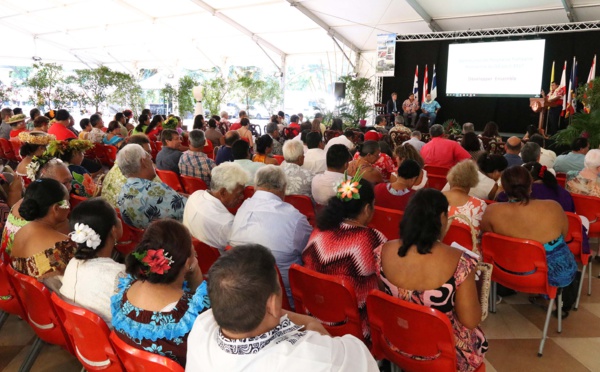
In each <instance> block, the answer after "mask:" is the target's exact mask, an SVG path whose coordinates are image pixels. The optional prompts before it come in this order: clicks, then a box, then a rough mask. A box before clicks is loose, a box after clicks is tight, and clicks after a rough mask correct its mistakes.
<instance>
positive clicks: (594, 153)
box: [583, 149, 600, 169]
mask: <svg viewBox="0 0 600 372" xmlns="http://www.w3.org/2000/svg"><path fill="white" fill-rule="evenodd" d="M583 164H584V165H585V167H586V168H588V169H596V168H598V167H600V150H598V149H594V150H590V151H588V153H587V154H586V155H585V160H584V161H583Z"/></svg>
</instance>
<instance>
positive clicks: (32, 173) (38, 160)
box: [25, 156, 52, 181]
mask: <svg viewBox="0 0 600 372" xmlns="http://www.w3.org/2000/svg"><path fill="white" fill-rule="evenodd" d="M50 160H52V157H50V156H40V157H37V156H34V157H33V158H31V162H30V163H29V164H27V167H25V173H26V175H27V178H29V179H30V180H31V181H35V178H36V175H37V173H38V172H39V170H40V169H41V168H42V167H43V166H44V165H45V164H46V163H47V162H49V161H50Z"/></svg>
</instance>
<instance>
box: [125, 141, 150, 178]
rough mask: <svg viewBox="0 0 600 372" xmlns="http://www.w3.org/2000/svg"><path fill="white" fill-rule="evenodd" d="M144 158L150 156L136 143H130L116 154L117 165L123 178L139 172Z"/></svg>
mask: <svg viewBox="0 0 600 372" xmlns="http://www.w3.org/2000/svg"><path fill="white" fill-rule="evenodd" d="M146 156H150V155H149V154H148V153H147V152H146V150H144V148H143V147H142V146H140V145H138V144H137V143H130V144H128V145H125V147H123V148H122V149H121V151H119V152H118V153H117V165H118V166H119V168H120V169H121V173H123V175H124V176H125V177H131V176H133V175H135V174H137V173H138V172H139V171H140V169H141V168H142V163H141V160H142V159H145V158H146Z"/></svg>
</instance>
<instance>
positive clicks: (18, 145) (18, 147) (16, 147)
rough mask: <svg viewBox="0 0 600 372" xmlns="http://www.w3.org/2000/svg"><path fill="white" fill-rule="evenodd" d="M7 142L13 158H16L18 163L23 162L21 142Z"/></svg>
mask: <svg viewBox="0 0 600 372" xmlns="http://www.w3.org/2000/svg"><path fill="white" fill-rule="evenodd" d="M8 142H9V143H10V146H11V147H12V149H13V153H14V154H15V158H17V160H18V161H21V160H23V158H22V157H21V141H8Z"/></svg>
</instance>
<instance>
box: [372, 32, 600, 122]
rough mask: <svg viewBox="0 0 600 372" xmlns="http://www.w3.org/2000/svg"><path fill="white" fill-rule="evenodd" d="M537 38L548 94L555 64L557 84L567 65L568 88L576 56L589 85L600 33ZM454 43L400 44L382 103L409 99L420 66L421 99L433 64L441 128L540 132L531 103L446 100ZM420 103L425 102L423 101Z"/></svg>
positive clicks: (579, 75) (580, 77) (582, 77)
mask: <svg viewBox="0 0 600 372" xmlns="http://www.w3.org/2000/svg"><path fill="white" fill-rule="evenodd" d="M533 38H534V37H527V38H514V37H513V38H510V39H509V38H496V39H492V38H487V39H484V38H481V39H470V40H468V41H466V40H465V41H460V42H461V43H466V42H471V43H475V42H481V41H503V40H521V39H533ZM539 38H542V39H545V40H546V48H545V52H544V66H543V69H544V72H543V75H542V87H543V88H544V90H545V91H546V92H548V90H549V88H550V74H551V71H552V61H555V62H556V66H555V72H554V79H555V80H556V81H557V82H559V83H560V77H561V74H562V68H563V64H564V61H565V60H566V61H567V88H568V85H569V75H570V71H571V65H572V63H573V57H574V56H575V57H577V62H578V65H577V78H578V83H579V84H581V83H585V82H586V81H587V77H588V74H589V72H590V68H591V66H592V59H593V58H594V54H598V55H600V31H586V32H569V33H561V34H545V35H540V36H539ZM456 42H458V41H456V40H439V41H411V42H398V43H396V69H395V77H385V78H383V95H382V102H383V103H385V102H387V101H388V100H389V99H390V95H391V93H392V92H398V101H399V102H400V103H402V102H403V101H404V100H405V99H406V98H408V95H409V94H410V92H411V91H412V86H413V81H414V77H415V67H416V65H419V95H422V92H423V78H424V74H425V64H427V65H428V67H429V87H430V88H431V80H432V78H433V64H435V66H436V74H437V77H436V79H437V87H438V97H437V101H438V102H439V103H440V105H441V106H442V109H441V110H440V111H439V113H438V116H437V119H436V121H437V122H438V123H443V122H444V121H446V120H448V119H456V120H458V122H460V123H465V122H468V121H470V122H472V123H474V124H475V129H476V130H478V131H481V130H483V127H484V126H485V124H486V123H487V122H488V121H490V120H493V121H495V122H496V123H498V126H499V128H500V131H501V132H512V133H524V132H525V130H526V128H527V126H528V125H529V124H534V125H536V126H537V123H538V116H537V114H535V113H533V112H532V111H531V109H530V108H529V98H508V97H498V98H492V97H471V98H466V97H446V72H447V65H446V64H447V62H448V45H449V44H451V43H456ZM542 87H540V88H542ZM419 101H421V96H420V97H419Z"/></svg>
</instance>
